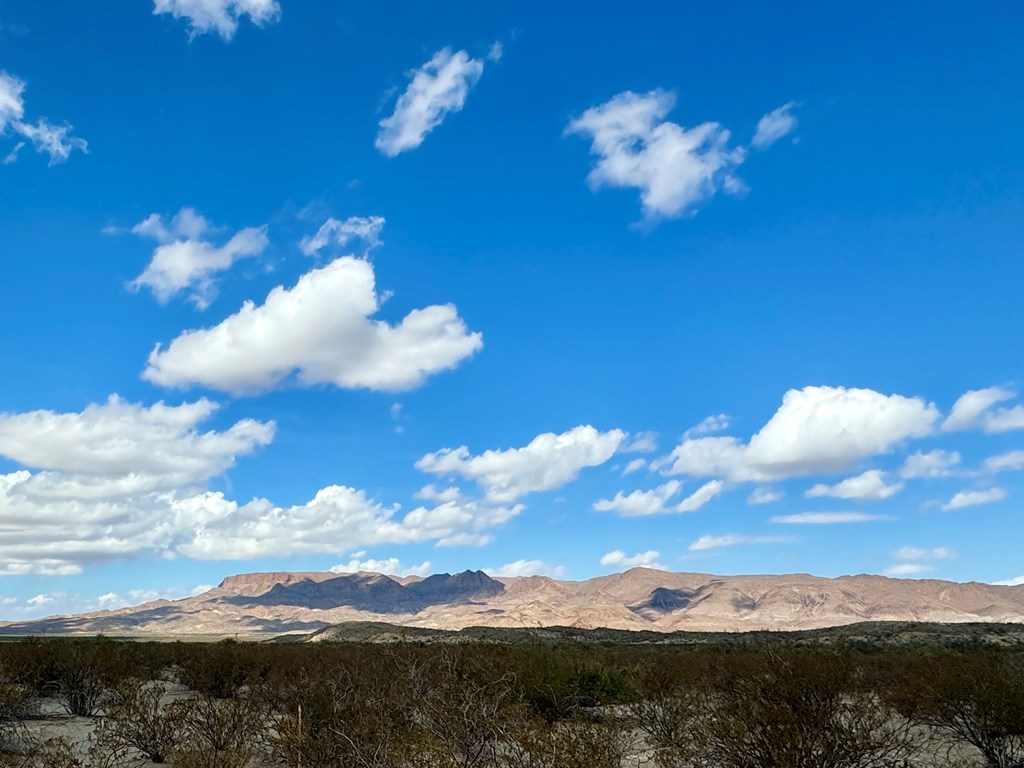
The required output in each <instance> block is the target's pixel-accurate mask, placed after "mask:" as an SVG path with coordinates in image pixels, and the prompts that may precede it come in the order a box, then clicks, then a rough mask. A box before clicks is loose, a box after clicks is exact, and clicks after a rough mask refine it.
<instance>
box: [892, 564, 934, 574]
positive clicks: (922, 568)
mask: <svg viewBox="0 0 1024 768" xmlns="http://www.w3.org/2000/svg"><path fill="white" fill-rule="evenodd" d="M934 570H935V566H932V565H927V564H925V563H899V564H898V565H894V566H891V567H889V568H886V569H885V575H886V576H896V577H900V576H917V575H919V574H922V573H931V572H932V571H934Z"/></svg>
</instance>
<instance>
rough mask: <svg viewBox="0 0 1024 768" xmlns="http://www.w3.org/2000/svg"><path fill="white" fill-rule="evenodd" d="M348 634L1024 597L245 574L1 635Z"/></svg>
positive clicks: (897, 613) (873, 611) (778, 620)
mask: <svg viewBox="0 0 1024 768" xmlns="http://www.w3.org/2000/svg"><path fill="white" fill-rule="evenodd" d="M346 622H380V623H385V624H388V625H393V626H399V627H410V628H420V629H440V630H461V629H465V628H467V627H485V628H487V627H489V628H540V627H570V628H578V629H596V628H604V629H614V630H631V631H651V632H661V633H667V632H680V631H690V632H738V631H758V630H769V631H780V630H811V629H818V628H823V627H834V626H843V625H849V624H854V623H859V622H938V623H967V622H977V623H1024V585H1022V586H1017V587H1005V586H993V585H989V584H981V583H976V582H970V583H966V584H961V583H955V582H948V581H939V580H933V579H920V580H918V579H914V580H910V579H891V578H886V577H883V576H869V575H860V576H842V577H839V578H834V579H829V578H821V577H816V576H810V575H805V574H790V575H773V576H713V575H710V574H702V573H668V572H665V571H658V570H652V569H648V568H634V569H632V570H629V571H626V572H625V573H619V574H613V575H610V576H601V577H599V578H594V579H589V580H587V581H579V582H575V581H563V580H556V579H551V578H548V577H544V576H530V577H521V578H504V577H502V578H492V577H490V576H488V575H487V574H485V573H483V572H482V571H465V572H463V573H458V574H454V575H452V574H447V573H445V574H437V575H434V576H429V577H427V578H419V577H405V578H399V577H394V576H386V575H383V574H379V573H349V574H337V573H255V574H243V575H239V576H231V577H228V578H226V579H225V580H224V581H223V582H222V583H221V584H220V585H219V586H218V587H216V588H215V589H212V590H210V591H209V592H205V593H203V594H201V595H198V596H195V597H190V598H186V599H184V600H177V601H166V600H162V601H156V602H152V603H147V604H145V605H141V606H138V607H132V608H123V609H120V610H116V611H101V612H97V613H91V614H82V615H78V616H57V617H50V618H46V619H42V620H39V621H34V622H24V623H7V624H3V625H0V634H7V635H17V634H40V633H47V634H66V633H67V634H70V633H85V634H97V633H104V634H111V635H143V636H150V637H168V636H229V635H244V636H252V635H281V634H287V633H310V632H315V631H317V630H320V629H323V628H325V627H329V626H332V625H336V624H341V623H346Z"/></svg>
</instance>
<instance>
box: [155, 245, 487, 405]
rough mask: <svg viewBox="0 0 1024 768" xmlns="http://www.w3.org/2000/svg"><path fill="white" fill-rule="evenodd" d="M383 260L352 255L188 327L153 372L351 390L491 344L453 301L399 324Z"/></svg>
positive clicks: (450, 362) (392, 387) (246, 389)
mask: <svg viewBox="0 0 1024 768" xmlns="http://www.w3.org/2000/svg"><path fill="white" fill-rule="evenodd" d="M380 303H381V299H380V297H379V296H378V294H377V291H376V286H375V280H374V272H373V265H371V264H370V263H369V262H368V261H365V260H363V259H358V258H355V257H351V256H344V257H341V258H339V259H336V260H335V261H333V262H331V263H330V264H327V265H326V266H324V267H321V268H319V269H314V270H311V271H309V272H307V273H306V274H304V275H303V276H302V277H301V278H299V281H298V283H297V284H296V285H295V286H294V287H293V288H285V287H283V286H278V287H276V288H274V289H273V290H272V291H271V292H270V294H269V295H268V296H267V298H266V301H265V302H264V303H263V304H261V305H259V306H257V305H256V304H254V303H253V302H246V303H245V304H244V305H243V307H242V309H241V310H239V312H237V313H236V314H234V315H231V316H230V317H228V318H227V319H226V320H224V321H223V322H222V323H220V324H219V325H216V326H213V327H212V328H205V329H198V330H191V331H186V332H185V333H183V334H181V335H180V336H178V338H176V339H174V340H173V341H172V342H171V343H170V344H169V345H168V346H167V347H166V348H163V347H162V346H160V345H157V347H156V348H155V349H154V350H153V351H152V352H151V353H150V356H149V364H148V366H147V367H146V370H145V371H144V373H143V377H144V378H145V379H147V380H149V381H151V382H153V383H154V384H159V385H161V386H167V387H184V386H188V385H202V386H206V387H210V388H211V389H217V390H222V391H225V392H232V393H235V394H243V393H254V392H263V391H267V390H269V389H272V388H274V387H275V386H278V385H280V384H282V383H285V382H288V381H290V380H292V378H293V377H294V380H295V381H297V382H298V383H299V384H302V385H306V386H309V385H315V384H334V385H335V386H338V387H342V388H346V389H371V390H384V391H402V390H408V389H412V388H414V387H417V386H419V385H420V384H422V383H423V381H424V380H425V379H426V378H427V377H428V376H430V375H432V374H435V373H438V372H440V371H443V370H447V369H450V368H454V367H456V366H457V365H458V364H459V363H461V362H462V361H463V360H465V359H466V358H468V357H470V356H471V355H473V354H474V353H475V352H477V351H478V350H479V349H480V348H481V347H482V346H483V340H482V337H481V335H480V334H479V333H470V332H468V331H467V329H466V325H465V323H464V322H463V321H462V319H461V318H460V317H459V315H458V312H457V310H456V309H455V306H454V305H452V304H443V305H433V306H429V307H426V308H424V309H414V310H412V311H411V312H410V313H409V314H408V315H406V316H405V318H403V319H402V321H401V322H400V323H398V324H397V325H392V324H390V323H388V322H386V321H384V320H374V319H372V316H373V315H374V314H376V312H377V311H378V310H379V309H380Z"/></svg>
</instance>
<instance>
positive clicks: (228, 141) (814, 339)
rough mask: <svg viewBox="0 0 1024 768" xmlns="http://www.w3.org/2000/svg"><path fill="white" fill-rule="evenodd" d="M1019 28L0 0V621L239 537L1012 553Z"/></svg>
mask: <svg viewBox="0 0 1024 768" xmlns="http://www.w3.org/2000/svg"><path fill="white" fill-rule="evenodd" d="M1022 28H1024V11H1022V10H1021V8H1020V6H1019V5H1018V4H1014V3H1010V2H981V3H975V4H969V5H968V4H963V3H938V4H931V5H930V6H928V7H927V8H924V7H923V6H915V5H914V4H897V5H895V6H894V5H893V4H891V3H880V2H879V3H875V2H867V3H840V4H828V5H827V6H822V5H821V4H812V3H799V4H792V5H790V6H789V7H787V8H784V9H779V8H777V7H767V6H764V5H763V4H752V3H751V4H743V5H740V6H736V7H729V8H721V9H719V8H713V7H707V5H706V4H705V5H680V4H678V3H658V4H655V5H653V6H650V7H649V8H648V7H645V8H644V10H643V12H637V13H633V14H629V15H627V16H619V15H612V14H601V13H591V14H589V15H581V14H580V13H579V12H578V11H577V10H575V9H573V8H571V7H569V6H565V7H554V8H553V7H552V6H551V5H550V4H541V3H504V2H496V3H488V4H485V5H484V6H481V5H480V4H476V3H473V4H471V3H459V2H455V3H448V4H446V5H445V6H444V7H438V6H436V5H433V6H422V7H405V4H403V5H396V6H390V5H388V4H381V3H377V4H354V3H338V2H319V1H317V2H301V3H300V2H296V1H295V0H276V2H275V1H274V0H155V2H154V0H117V1H111V2H105V3H102V4H99V5H97V4H82V3H73V2H54V3H47V4H46V6H45V8H44V7H43V5H42V4H40V3H34V2H30V1H29V0H0V72H2V73H3V74H2V75H0V127H2V133H0V159H3V160H4V162H3V164H2V165H0V259H2V262H3V265H4V279H3V280H2V281H0V361H2V366H3V368H2V370H3V372H4V375H3V377H2V378H0V573H2V574H4V576H3V577H2V578H0V620H2V619H18V618H23V617H26V616H35V615H43V614H46V613H53V612H57V611H69V610H85V609H89V608H94V607H97V606H113V605H118V604H123V603H126V602H138V601H140V600H141V599H144V598H147V597H151V596H155V595H171V596H180V595H184V594H188V593H189V592H190V591H191V590H193V589H195V588H197V587H199V586H200V585H207V584H214V583H216V582H218V581H219V580H220V579H221V578H222V577H223V576H225V575H228V574H231V573H237V572H243V571H253V570H271V569H273V570H276V569H288V570H323V569H328V568H332V567H338V568H339V569H340V570H346V569H349V568H363V567H366V568H372V569H374V570H388V571H392V572H399V573H405V572H409V571H414V572H416V571H428V570H429V571H435V572H436V571H446V570H447V571H456V570H461V569H465V568H484V569H487V570H489V571H491V572H493V573H507V574H526V573H547V574H555V575H560V576H564V577H566V578H587V577H590V576H594V575H598V574H601V573H607V572H611V571H615V570H622V569H624V568H626V567H629V566H630V565H634V564H646V565H657V566H660V567H664V568H667V569H670V570H694V571H705V572H714V573H779V572H810V573H815V574H820V575H825V576H833V575H840V574H847V573H862V572H867V573H888V574H892V575H900V576H912V577H937V578H949V579H956V580H972V579H973V580H981V581H992V582H995V581H1007V580H1014V579H1018V578H1021V577H1024V562H1022V560H1021V558H1020V553H1019V545H1018V542H1019V540H1020V539H1021V534H1022V532H1024V526H1022V522H1021V516H1020V503H1019V499H1020V498H1021V496H1022V494H1024V484H1022V482H1021V478H1022V470H1024V441H1022V436H1024V398H1022V397H1021V396H1020V393H1021V391H1022V389H1021V387H1022V386H1024V384H1022V381H1021V379H1022V370H1021V359H1022V355H1021V353H1022V347H1024V342H1022V339H1021V333H1020V329H1021V327H1022V321H1024V302H1022V301H1021V299H1020V293H1021V285H1022V284H1024V267H1022V259H1021V245H1020V244H1021V241H1022V234H1024V223H1022V222H1024V215H1022V214H1024V145H1022V144H1021V142H1020V140H1019V134H1020V124H1021V120H1022V118H1024V106H1022V105H1024V83H1022V82H1021V78H1020V77H1019V73H1020V72H1021V71H1022V69H1024V49H1022V48H1021V46H1020V43H1019V41H1020V39H1021V32H1022V31H1024V29H1022ZM627 470H628V472H627ZM428 486H430V487H428ZM752 502H759V503H752Z"/></svg>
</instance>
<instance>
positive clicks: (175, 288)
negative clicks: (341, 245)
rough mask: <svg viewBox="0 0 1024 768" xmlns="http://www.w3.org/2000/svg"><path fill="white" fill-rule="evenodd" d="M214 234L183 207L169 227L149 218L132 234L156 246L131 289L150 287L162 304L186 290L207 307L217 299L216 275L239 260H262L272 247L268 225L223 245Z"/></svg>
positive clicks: (246, 231) (156, 216)
mask: <svg viewBox="0 0 1024 768" xmlns="http://www.w3.org/2000/svg"><path fill="white" fill-rule="evenodd" d="M215 232H216V229H215V228H214V227H213V226H211V224H210V222H209V221H207V220H206V219H205V218H204V217H203V216H201V215H200V214H199V213H197V212H196V211H195V210H194V209H192V208H182V209H181V210H180V211H179V212H178V213H177V214H175V216H174V217H173V218H171V220H170V222H168V223H167V224H165V223H164V221H163V219H162V217H161V216H160V215H159V214H156V213H154V214H151V215H150V216H148V217H146V218H145V219H143V220H142V221H140V222H139V223H138V224H136V225H135V226H134V227H133V228H132V233H133V234H135V235H139V236H140V237H146V238H150V239H152V240H155V241H156V242H157V243H158V245H157V247H156V249H155V250H154V251H153V257H152V259H150V262H149V264H148V265H147V266H146V269H145V270H144V271H143V272H142V274H141V275H139V276H138V277H137V278H135V279H134V280H133V281H132V282H131V283H129V286H130V287H131V288H133V289H134V290H139V289H141V288H143V287H145V288H149V289H150V290H151V291H152V292H153V295H154V296H155V297H156V300H157V301H159V302H160V303H161V304H166V303H167V302H168V301H170V300H171V299H172V298H174V297H175V296H177V295H178V294H179V293H181V292H183V291H188V292H189V299H190V300H191V301H192V302H193V303H194V304H195V305H196V307H198V308H199V309H206V308H207V307H208V306H210V302H211V301H213V299H214V298H216V296H217V287H216V283H215V281H214V275H216V274H217V273H218V272H223V271H225V270H227V269H230V268H231V265H232V264H234V263H235V262H236V261H238V260H239V259H242V258H246V257H250V256H258V255H259V254H261V253H263V251H265V250H266V248H267V246H268V245H269V244H270V241H269V240H268V239H267V230H266V227H248V228H246V229H242V230H240V231H239V232H237V233H236V234H235V235H233V236H232V237H231V238H229V239H228V240H227V241H226V242H224V243H223V244H222V245H219V246H218V245H214V242H213V241H212V240H211V239H210V236H211V235H213V234H214V233H215Z"/></svg>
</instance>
